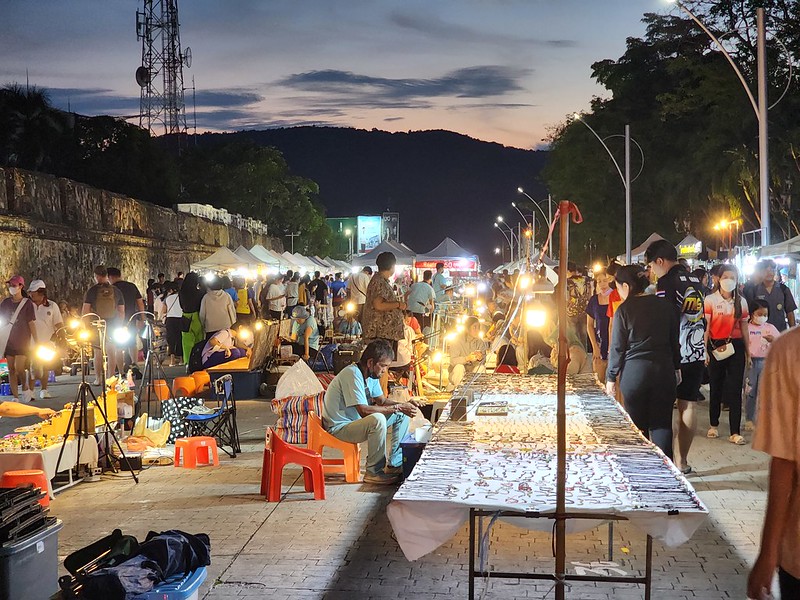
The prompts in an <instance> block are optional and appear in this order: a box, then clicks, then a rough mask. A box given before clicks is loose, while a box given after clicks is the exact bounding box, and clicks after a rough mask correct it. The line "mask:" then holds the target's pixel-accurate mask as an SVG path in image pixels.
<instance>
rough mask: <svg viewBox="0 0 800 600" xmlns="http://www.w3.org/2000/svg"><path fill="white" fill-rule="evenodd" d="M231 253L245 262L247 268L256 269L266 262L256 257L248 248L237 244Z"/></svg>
mask: <svg viewBox="0 0 800 600" xmlns="http://www.w3.org/2000/svg"><path fill="white" fill-rule="evenodd" d="M233 253H234V254H235V255H236V256H238V257H239V258H241V259H242V260H243V261H244V262H245V266H246V267H247V268H248V269H258V268H259V267H263V266H265V265H266V263H265V262H264V261H263V260H261V259H260V258H258V257H257V256H256V255H255V254H253V253H252V252H250V250H248V249H247V248H245V247H244V246H239V247H238V248H237V249H236V250H234V251H233Z"/></svg>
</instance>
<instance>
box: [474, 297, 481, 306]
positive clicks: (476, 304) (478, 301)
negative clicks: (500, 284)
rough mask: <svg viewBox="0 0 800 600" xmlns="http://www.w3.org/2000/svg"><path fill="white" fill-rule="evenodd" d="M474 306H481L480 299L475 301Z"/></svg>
mask: <svg viewBox="0 0 800 600" xmlns="http://www.w3.org/2000/svg"><path fill="white" fill-rule="evenodd" d="M475 306H483V300H481V299H480V298H478V299H477V300H475Z"/></svg>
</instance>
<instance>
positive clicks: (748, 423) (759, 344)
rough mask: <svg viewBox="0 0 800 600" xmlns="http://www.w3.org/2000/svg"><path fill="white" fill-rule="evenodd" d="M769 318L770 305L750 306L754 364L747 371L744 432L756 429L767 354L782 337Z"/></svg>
mask: <svg viewBox="0 0 800 600" xmlns="http://www.w3.org/2000/svg"><path fill="white" fill-rule="evenodd" d="M768 318H769V305H768V304H767V303H766V302H765V301H764V300H753V302H752V303H751V304H750V327H748V333H749V335H750V357H751V359H752V364H751V365H750V368H749V369H748V370H747V388H746V389H747V396H746V399H745V403H744V418H745V422H744V430H745V431H753V429H755V420H756V409H757V400H758V381H759V379H760V378H761V370H762V369H763V368H764V360H765V359H766V358H767V352H769V348H770V346H771V345H772V342H774V341H775V338H777V337H778V336H779V335H780V332H779V331H778V330H777V328H776V327H775V326H774V325H773V324H772V323H767V319H768Z"/></svg>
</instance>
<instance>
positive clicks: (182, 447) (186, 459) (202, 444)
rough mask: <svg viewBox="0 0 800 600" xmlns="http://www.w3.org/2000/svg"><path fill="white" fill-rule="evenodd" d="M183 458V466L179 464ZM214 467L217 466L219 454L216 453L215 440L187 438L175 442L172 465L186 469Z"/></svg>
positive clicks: (203, 437)
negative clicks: (205, 466)
mask: <svg viewBox="0 0 800 600" xmlns="http://www.w3.org/2000/svg"><path fill="white" fill-rule="evenodd" d="M181 456H183V464H181ZM212 463H213V464H214V465H215V466H216V465H218V464H219V454H218V453H217V440H215V439H214V438H213V437H205V436H198V437H188V438H178V439H177V440H175V458H174V460H173V464H174V465H175V466H176V467H184V468H186V469H196V468H197V465H198V464H199V465H210V464H212Z"/></svg>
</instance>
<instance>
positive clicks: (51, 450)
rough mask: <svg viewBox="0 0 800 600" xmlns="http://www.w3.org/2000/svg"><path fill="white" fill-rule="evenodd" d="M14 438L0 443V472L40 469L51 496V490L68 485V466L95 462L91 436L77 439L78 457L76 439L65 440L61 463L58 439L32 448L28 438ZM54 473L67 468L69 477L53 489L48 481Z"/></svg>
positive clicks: (93, 443)
mask: <svg viewBox="0 0 800 600" xmlns="http://www.w3.org/2000/svg"><path fill="white" fill-rule="evenodd" d="M18 441H19V443H17V439H14V438H8V439H6V440H3V442H4V443H3V444H0V475H2V474H3V473H5V472H6V471H20V470H28V469H37V470H40V471H44V474H45V476H46V477H47V487H48V490H47V491H48V493H49V494H50V497H51V498H52V497H53V495H54V494H55V492H58V491H60V490H62V489H64V488H67V487H69V486H70V485H72V484H73V483H74V480H73V478H72V469H73V468H74V467H75V466H76V465H79V464H81V465H86V464H97V460H98V449H97V441H96V440H95V438H94V437H93V436H88V437H86V438H85V439H83V440H82V441H81V444H80V457H79V456H78V446H79V444H78V441H77V440H76V439H74V438H72V439H69V440H67V442H66V444H63V446H64V454H63V456H62V457H61V463H60V464H59V462H58V455H59V453H60V452H61V447H62V441H55V442H54V443H51V444H47V445H43V446H41V447H32V446H31V441H30V440H28V439H26V438H25V437H20V438H18ZM56 470H58V473H63V472H65V471H69V474H70V477H69V480H68V482H67V483H66V484H65V485H62V486H61V487H58V488H53V483H52V480H53V478H55V476H56V474H57V473H56Z"/></svg>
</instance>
